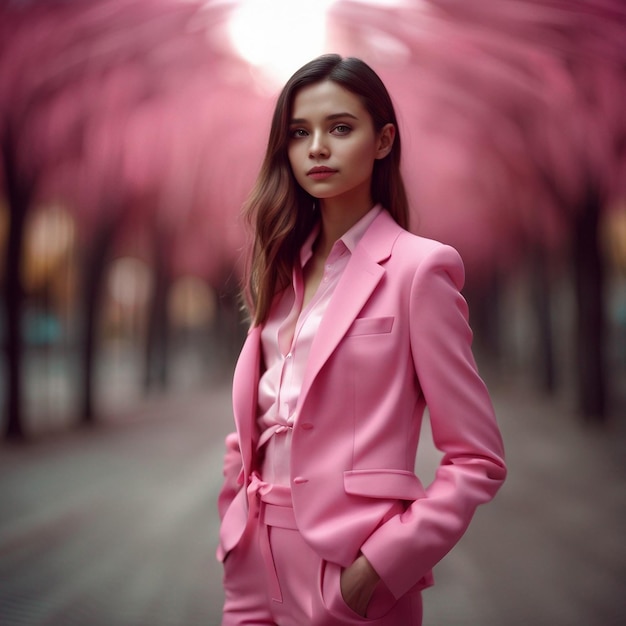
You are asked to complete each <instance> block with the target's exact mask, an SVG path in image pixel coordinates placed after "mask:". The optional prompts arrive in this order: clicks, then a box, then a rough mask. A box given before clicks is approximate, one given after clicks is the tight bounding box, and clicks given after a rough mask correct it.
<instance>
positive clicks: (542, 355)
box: [531, 245, 556, 394]
mask: <svg viewBox="0 0 626 626" xmlns="http://www.w3.org/2000/svg"><path fill="white" fill-rule="evenodd" d="M531 255H532V258H531V292H532V300H533V309H534V311H535V322H536V324H537V337H538V340H539V342H538V347H537V351H536V357H535V358H536V367H537V369H536V372H537V382H538V384H539V386H540V388H541V390H542V391H544V392H546V393H550V394H552V393H554V391H555V389H556V368H555V359H554V333H553V327H552V311H551V308H552V307H551V301H552V294H551V291H550V277H549V272H548V263H547V259H546V255H545V254H544V252H543V250H541V249H540V248H539V247H538V245H533V250H532V252H531Z"/></svg>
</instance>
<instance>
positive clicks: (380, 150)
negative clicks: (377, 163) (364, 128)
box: [376, 123, 396, 159]
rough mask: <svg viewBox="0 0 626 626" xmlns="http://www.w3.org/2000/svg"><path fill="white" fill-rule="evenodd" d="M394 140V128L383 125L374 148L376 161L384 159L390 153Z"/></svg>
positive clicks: (390, 125) (389, 125)
mask: <svg viewBox="0 0 626 626" xmlns="http://www.w3.org/2000/svg"><path fill="white" fill-rule="evenodd" d="M395 138H396V127H395V126H394V125H393V124H391V123H389V124H385V125H384V126H383V127H382V129H381V131H380V132H379V133H378V145H377V148H376V158H377V159H384V158H385V157H386V156H387V155H388V154H389V153H390V152H391V148H393V141H394V139H395Z"/></svg>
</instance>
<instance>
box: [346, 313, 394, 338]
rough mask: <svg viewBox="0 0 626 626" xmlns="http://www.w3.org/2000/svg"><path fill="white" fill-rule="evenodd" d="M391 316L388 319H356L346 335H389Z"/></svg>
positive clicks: (391, 322)
mask: <svg viewBox="0 0 626 626" xmlns="http://www.w3.org/2000/svg"><path fill="white" fill-rule="evenodd" d="M393 320H394V317H393V316H388V317H358V318H357V319H355V320H354V322H352V326H350V328H349V329H348V332H347V333H346V334H347V335H348V336H350V337H352V336H354V335H382V334H384V333H390V332H391V329H392V328H393Z"/></svg>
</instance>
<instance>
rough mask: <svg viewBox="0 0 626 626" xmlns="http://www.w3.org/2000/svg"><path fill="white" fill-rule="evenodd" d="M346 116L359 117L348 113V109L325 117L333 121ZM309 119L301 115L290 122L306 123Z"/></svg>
mask: <svg viewBox="0 0 626 626" xmlns="http://www.w3.org/2000/svg"><path fill="white" fill-rule="evenodd" d="M345 117H351V118H352V119H353V120H358V119H359V118H358V117H357V116H356V115H352V113H348V112H347V111H344V112H342V113H332V114H331V115H327V116H326V118H325V119H326V121H332V120H337V119H341V118H345ZM307 121H308V120H306V119H304V118H301V117H299V118H295V119H293V120H291V122H290V124H306V122H307Z"/></svg>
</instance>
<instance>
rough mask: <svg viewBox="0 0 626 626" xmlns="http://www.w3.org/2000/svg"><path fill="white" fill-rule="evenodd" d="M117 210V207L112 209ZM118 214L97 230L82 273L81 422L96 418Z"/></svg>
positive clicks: (85, 422) (92, 421)
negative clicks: (102, 324)
mask: <svg viewBox="0 0 626 626" xmlns="http://www.w3.org/2000/svg"><path fill="white" fill-rule="evenodd" d="M113 212H114V211H113ZM104 213H105V214H106V213H107V211H106V210H105V211H104ZM118 224H119V218H115V217H113V218H109V219H108V220H107V221H106V222H105V223H104V224H103V225H102V226H101V227H100V229H98V231H97V232H96V235H95V237H94V240H93V242H92V244H91V246H90V248H89V253H88V254H87V255H86V259H85V274H84V276H83V297H84V301H83V341H82V371H83V379H82V398H81V418H80V420H81V422H82V423H84V424H93V423H94V422H95V421H96V414H95V409H94V387H95V385H94V374H95V365H96V355H97V343H98V321H99V315H98V314H99V312H100V310H101V308H102V287H103V283H104V277H105V270H106V266H107V259H108V253H109V249H110V247H111V242H112V240H113V237H114V235H115V233H116V231H117V227H118Z"/></svg>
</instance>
